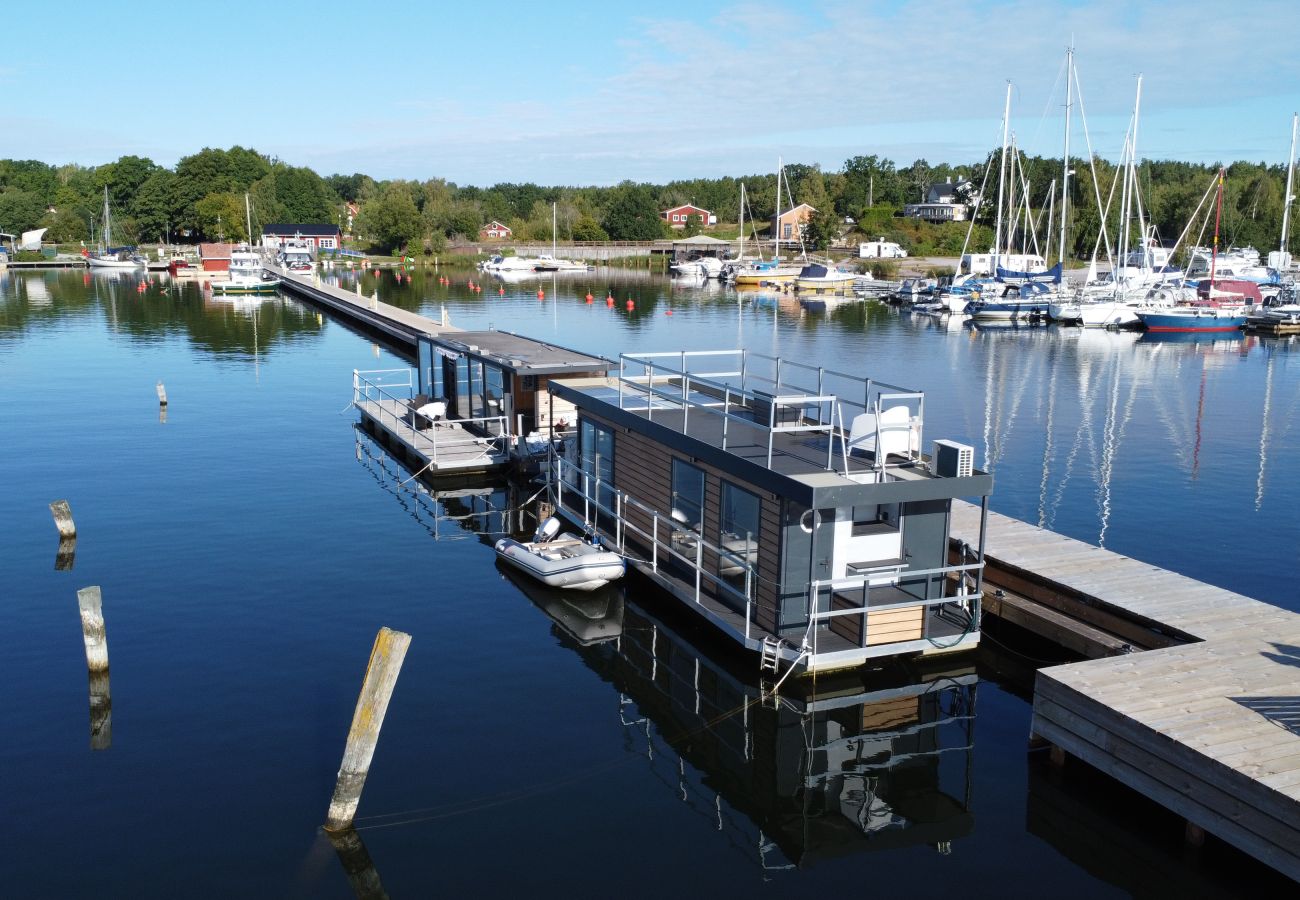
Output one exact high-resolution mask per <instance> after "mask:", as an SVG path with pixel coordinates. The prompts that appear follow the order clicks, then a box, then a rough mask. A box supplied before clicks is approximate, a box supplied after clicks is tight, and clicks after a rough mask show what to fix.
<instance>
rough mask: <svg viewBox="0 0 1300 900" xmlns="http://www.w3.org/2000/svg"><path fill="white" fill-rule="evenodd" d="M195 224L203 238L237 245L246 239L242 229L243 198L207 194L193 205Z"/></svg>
mask: <svg viewBox="0 0 1300 900" xmlns="http://www.w3.org/2000/svg"><path fill="white" fill-rule="evenodd" d="M194 216H195V224H196V226H197V227H198V229H199V232H200V233H201V234H202V235H203V237H204V238H206V239H207V240H210V241H216V240H224V241H228V242H230V243H239V242H240V241H245V240H247V239H248V230H247V229H246V228H245V227H244V198H243V197H242V196H236V195H234V194H231V193H219V194H208V195H207V196H206V197H204V198H203V199H202V200H200V201H198V203H196V204H194Z"/></svg>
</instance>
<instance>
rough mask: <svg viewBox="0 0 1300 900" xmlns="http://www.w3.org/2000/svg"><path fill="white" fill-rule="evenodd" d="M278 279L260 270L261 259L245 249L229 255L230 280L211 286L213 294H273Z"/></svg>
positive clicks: (214, 283)
mask: <svg viewBox="0 0 1300 900" xmlns="http://www.w3.org/2000/svg"><path fill="white" fill-rule="evenodd" d="M279 285H280V279H278V278H276V277H275V276H274V275H268V274H267V272H266V270H265V269H264V268H262V257H261V256H260V255H259V254H257V253H255V252H253V251H252V250H249V249H247V248H241V249H239V250H233V251H231V253H230V278H229V280H227V281H217V282H213V284H212V293H214V294H274V293H275V289H276V288H277V287H278V286H279Z"/></svg>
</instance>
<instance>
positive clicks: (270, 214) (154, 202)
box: [0, 146, 1286, 259]
mask: <svg viewBox="0 0 1300 900" xmlns="http://www.w3.org/2000/svg"><path fill="white" fill-rule="evenodd" d="M998 162H999V159H998V152H997V151H994V152H992V153H990V154H988V156H987V157H986V158H985V159H984V160H979V161H977V162H975V163H973V164H971V165H966V166H953V165H948V164H934V165H932V164H930V163H928V162H927V161H926V160H924V159H918V160H916V161H914V162H912V163H911V164H910V165H907V166H898V165H896V164H895V163H894V162H893V161H892V160H890V159H887V158H883V157H880V156H876V155H862V156H854V157H852V158H851V159H848V160H846V161H845V162H844V164H843V166H842V167H841V168H840V169H839V170H838V171H823V170H822V168H821V167H820V166H818V165H807V164H799V163H794V164H787V165H786V166H785V179H784V181H783V182H782V206H783V207H786V208H789V206H791V205H792V201H791V200H789V199H787V198H788V197H789V196H790V194H793V202H795V203H808V204H810V205H811V206H812V207H814V208H815V209H816V210H817V211H818V212H817V214H816V215H815V216H814V217H813V221H812V222H811V223H810V228H809V230H808V235H807V237H808V238H809V240H810V242H811V243H812V244H814V245H817V246H823V247H824V246H825V245H826V244H827V243H828V242H829V241H830V240H831V239H832V238H833V237H834V236H835V235H837V234H839V233H841V232H843V231H845V230H846V221H847V220H853V221H854V222H855V223H857V229H858V230H859V231H860V232H861V233H862V234H863V235H864V236H870V237H877V236H883V237H885V238H886V239H887V240H896V241H898V242H899V243H901V244H902V245H903V246H904V247H907V248H908V249H909V250H911V251H912V252H914V253H916V252H921V253H944V254H951V253H956V252H959V251H960V250H961V248H962V245H963V244H965V242H966V240H967V237H966V234H967V226H966V225H965V224H964V223H953V224H952V225H950V226H933V227H930V226H926V225H925V224H924V223H919V222H916V221H914V220H907V219H902V218H901V217H900V213H901V209H902V207H903V206H904V204H907V203H911V202H917V201H920V200H924V199H925V198H926V195H927V193H928V191H929V189H930V188H931V187H932V186H933V185H936V184H940V183H944V182H948V181H960V180H970V181H971V182H972V183H973V184H974V186H975V188H976V189H978V188H979V187H980V186H981V185H984V187H985V196H986V198H987V199H986V202H985V203H983V204H982V206H981V212H980V216H979V225H978V226H977V228H976V230H975V231H974V234H973V235H972V237H971V239H970V240H971V246H972V247H973V248H975V249H980V250H983V249H987V246H988V245H989V244H990V243H991V241H992V229H991V219H992V213H993V210H992V206H993V204H992V202H991V198H992V197H993V196H994V195H995V193H996V192H995V190H994V189H993V188H991V187H990V186H992V185H995V184H996V177H997V169H998ZM986 166H991V167H992V175H991V177H990V178H989V179H988V181H985V179H984V171H985V167H986ZM1071 167H1072V169H1073V170H1074V173H1075V174H1074V176H1073V177H1072V179H1071V182H1070V206H1069V208H1070V221H1069V223H1068V224H1069V234H1070V242H1069V244H1068V245H1067V250H1068V251H1069V253H1068V255H1072V256H1074V257H1075V258H1078V259H1087V258H1089V257H1090V256H1091V255H1092V253H1093V251H1094V247H1095V246H1096V245H1097V237H1098V233H1099V230H1100V224H1101V221H1102V218H1103V213H1102V211H1103V210H1106V209H1107V208H1108V205H1109V212H1108V227H1109V234H1110V237H1111V241H1112V243H1113V242H1114V240H1115V238H1116V235H1117V230H1118V228H1119V221H1118V215H1119V214H1118V205H1119V204H1118V202H1117V201H1110V200H1109V198H1110V197H1111V196H1112V185H1113V184H1114V183H1115V181H1116V179H1117V178H1118V177H1119V175H1120V173H1119V172H1117V170H1116V167H1115V166H1114V165H1113V164H1111V163H1109V162H1107V161H1105V160H1103V159H1100V158H1098V159H1094V160H1092V161H1089V160H1087V159H1084V158H1080V159H1075V160H1072V162H1071ZM1061 168H1062V163H1061V160H1060V159H1051V158H1047V157H1024V158H1023V163H1022V169H1023V172H1024V177H1025V180H1026V182H1027V193H1028V207H1029V213H1028V214H1026V215H1025V216H1023V217H1022V219H1021V220H1020V226H1019V228H1018V229H1017V230H1016V231H1015V232H1014V236H1015V239H1016V240H1017V242H1018V243H1019V244H1022V245H1023V244H1032V237H1033V235H1032V234H1031V232H1033V233H1036V235H1037V240H1038V244H1039V249H1040V252H1044V255H1046V253H1045V250H1046V239H1047V235H1048V233H1052V234H1055V233H1056V229H1057V228H1058V227H1059V226H1058V225H1055V224H1052V225H1048V224H1046V223H1045V219H1046V212H1047V209H1048V204H1049V196H1050V198H1051V200H1050V203H1051V208H1052V209H1053V210H1059V208H1060V196H1059V191H1060V185H1059V180H1060V176H1061ZM1094 169H1095V172H1096V174H1095V177H1094V174H1093V172H1094ZM1217 170H1218V165H1217V164H1215V165H1206V164H1198V163H1190V162H1183V161H1177V160H1159V161H1145V162H1143V164H1142V166H1141V167H1140V182H1141V188H1142V189H1141V195H1142V203H1143V209H1144V212H1145V213H1146V215H1147V217H1148V223H1149V225H1150V226H1151V227H1152V228H1153V229H1154V234H1155V235H1156V236H1157V238H1158V239H1160V240H1162V241H1164V242H1165V243H1171V242H1172V241H1173V239H1175V238H1176V237H1177V236H1178V235H1179V234H1180V233H1182V231H1183V230H1184V227H1185V226H1186V225H1187V223H1188V221H1189V219H1190V217H1191V216H1192V213H1193V211H1194V210H1196V208H1197V206H1198V204H1199V203H1200V202H1201V200H1202V198H1203V196H1204V194H1205V191H1206V189H1207V187H1208V186H1209V185H1210V184H1211V183H1212V181H1213V176H1214V174H1215V173H1216V172H1217ZM1054 183H1056V186H1055V188H1053V187H1052V185H1053V184H1054ZM1285 183H1286V167H1285V166H1284V165H1266V164H1264V163H1249V162H1235V163H1232V164H1231V165H1229V166H1228V167H1227V169H1226V179H1225V183H1224V195H1223V207H1222V217H1221V223H1220V233H1221V243H1222V244H1224V245H1227V244H1237V245H1245V244H1250V245H1253V246H1256V247H1257V248H1261V249H1266V248H1271V247H1274V246H1276V245H1277V244H1278V242H1279V232H1280V228H1281V219H1282V207H1283V204H1284V202H1285ZM742 184H743V185H744V187H745V196H746V198H747V209H746V210H745V211H744V215H745V218H746V220H747V221H754V222H756V223H758V224H757V226H756V227H757V230H758V231H759V233H760V234H761V233H763V232H765V231H766V229H767V221H768V219H769V218H770V217H771V216H772V215H773V214H774V212H775V209H776V199H777V176H776V174H775V173H757V174H752V175H746V176H727V177H722V178H696V179H683V180H677V181H670V182H668V183H667V184H646V183H636V182H632V181H624V182H622V183H620V184H617V185H614V186H609V187H566V186H551V187H546V186H542V185H537V184H532V183H523V184H515V183H501V184H495V185H493V186H491V187H477V186H474V185H457V184H455V183H453V182H450V181H446V180H445V179H441V178H431V179H428V180H425V181H418V180H403V179H394V180H387V181H381V180H376V179H374V178H371V177H370V176H368V175H365V174H361V173H355V174H352V175H342V174H334V175H329V176H325V177H322V176H320V175H318V174H317V173H316V172H314V171H313V170H311V169H310V168H307V167H301V166H291V165H288V164H287V163H285V162H283V161H281V160H278V159H275V158H272V157H269V156H266V155H264V154H261V153H258V152H257V151H255V150H252V149H247V148H244V147H238V146H236V147H231V148H230V149H228V150H222V149H212V148H205V149H203V150H201V151H199V152H198V153H195V154H193V155H190V156H186V157H184V158H183V159H181V160H180V161H179V162H178V163H177V164H176V165H175V167H172V168H168V167H165V166H161V165H158V164H157V163H154V162H153V161H152V160H149V159H146V158H143V157H139V156H123V157H121V158H120V159H118V160H117V161H115V162H111V163H107V164H105V165H101V166H93V167H88V166H80V165H76V164H68V165H62V166H52V165H49V164H46V163H43V162H39V161H36V160H9V159H0V231H5V232H13V233H18V232H21V231H26V230H29V229H32V228H38V227H48V228H49V232H48V233H47V239H48V240H50V241H54V242H58V243H76V242H82V241H84V242H86V243H88V244H89V243H92V242H95V241H97V240H99V239H100V229H101V228H102V208H103V197H104V191H105V189H107V192H108V199H109V204H110V207H111V211H112V217H113V231H114V233H113V239H114V242H115V243H142V242H155V241H157V242H169V243H176V242H194V241H198V240H216V239H224V240H227V241H242V240H245V239H246V238H247V237H248V235H247V233H246V232H247V228H246V224H245V222H246V216H245V202H244V198H245V195H246V194H247V196H248V198H249V202H250V205H251V208H252V217H253V220H254V221H253V231H254V234H256V233H258V232H259V229H260V227H261V226H262V225H265V224H268V223H272V222H300V223H332V224H337V225H339V226H340V227H341V228H342V229H344V230H345V231H346V230H347V226H348V224H349V212H350V210H349V206H350V205H351V206H352V207H353V208H355V209H357V210H358V215H357V216H356V217H355V221H354V222H353V223H352V225H353V231H354V233H355V235H356V237H357V238H358V239H359V240H360V241H361V242H362V243H363V244H368V245H370V246H371V247H373V248H374V249H379V250H387V251H396V250H399V249H400V250H405V251H406V252H411V253H419V252H437V251H439V250H441V249H442V247H443V246H444V245H445V244H446V243H447V242H448V241H454V240H457V239H466V240H474V239H476V238H477V236H478V232H479V229H480V228H481V227H482V226H483V225H484V224H485V223H487V222H489V221H492V220H496V221H499V222H502V223H503V224H506V225H508V226H510V228H511V229H512V230H513V233H514V236H515V238H516V239H517V240H550V239H551V235H552V204H554V211H555V223H556V231H557V236H558V237H559V238H560V239H561V240H580V241H600V240H653V239H657V238H660V237H664V236H666V235H668V234H670V233H671V232H670V230H669V228H668V223H667V222H665V221H664V220H663V219H662V218H661V217H660V215H659V214H660V212H661V211H662V210H665V209H668V208H670V207H674V206H678V205H681V204H685V203H691V204H694V205H695V206H698V207H701V208H704V209H708V210H710V211H712V212H713V213H714V214H715V215H717V217H718V221H719V222H720V223H735V222H737V221H738V220H739V218H740V214H741V210H740V195H741V185H742ZM1098 198H1100V201H1101V202H1100V204H1099V203H1098ZM1026 223H1028V224H1026ZM697 227H698V225H697V224H696V223H692V224H691V227H690V229H689V230H691V231H694V230H696V228H697ZM729 227H730V232H729V233H731V234H734V233H735V230H736V228H735V225H734V224H731V225H730V226H729ZM1203 227H1206V226H1205V225H1204V222H1202V223H1201V224H1200V225H1198V226H1197V227H1196V229H1194V231H1193V234H1192V238H1191V240H1193V241H1194V240H1195V238H1196V235H1197V234H1203V232H1201V231H1200V230H1199V229H1201V228H1203ZM726 228H727V225H723V226H720V229H723V230H725V229H726ZM746 231H747V232H749V231H750V227H749V226H747V227H746ZM1135 236H1136V235H1135ZM1205 239H1206V240H1208V237H1206V238H1205ZM1053 246H1054V244H1053ZM1053 255H1055V251H1053Z"/></svg>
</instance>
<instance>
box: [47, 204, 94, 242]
mask: <svg viewBox="0 0 1300 900" xmlns="http://www.w3.org/2000/svg"><path fill="white" fill-rule="evenodd" d="M41 225H44V226H48V227H49V229H50V230H49V231H48V232H46V234H45V239H46V240H47V241H51V242H53V243H57V244H74V243H78V242H80V241H86V240H89V239H90V226H89V224H88V223H87V219H86V218H85V217H84V216H81V215H80V214H78V212H77V211H76V210H75V209H69V208H67V207H64V208H63V209H60V210H58V211H57V212H55V213H53V214H49V213H47V214H46V216H45V218H43V219H42V220H41Z"/></svg>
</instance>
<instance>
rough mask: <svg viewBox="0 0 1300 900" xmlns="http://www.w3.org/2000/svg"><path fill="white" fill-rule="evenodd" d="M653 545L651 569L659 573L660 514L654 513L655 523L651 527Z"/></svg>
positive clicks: (651, 549)
mask: <svg viewBox="0 0 1300 900" xmlns="http://www.w3.org/2000/svg"><path fill="white" fill-rule="evenodd" d="M651 532H652V536H651V545H650V568H651V569H653V570H654V571H655V572H658V571H659V513H657V512H656V513H654V523H653V525H652V526H651Z"/></svg>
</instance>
